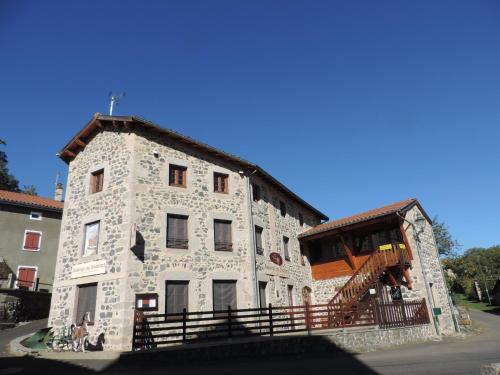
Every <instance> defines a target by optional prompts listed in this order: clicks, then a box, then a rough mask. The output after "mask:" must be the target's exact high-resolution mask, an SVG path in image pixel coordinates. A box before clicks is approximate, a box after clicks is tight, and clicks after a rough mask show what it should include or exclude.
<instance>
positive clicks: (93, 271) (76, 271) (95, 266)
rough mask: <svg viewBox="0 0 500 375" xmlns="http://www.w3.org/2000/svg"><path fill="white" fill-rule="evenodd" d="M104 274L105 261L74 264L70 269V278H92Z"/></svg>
mask: <svg viewBox="0 0 500 375" xmlns="http://www.w3.org/2000/svg"><path fill="white" fill-rule="evenodd" d="M103 273H106V260H104V259H102V260H96V261H93V262H86V263H80V264H75V265H74V266H73V268H72V269H71V278H72V279H76V278H77V277H84V276H93V275H100V274H103Z"/></svg>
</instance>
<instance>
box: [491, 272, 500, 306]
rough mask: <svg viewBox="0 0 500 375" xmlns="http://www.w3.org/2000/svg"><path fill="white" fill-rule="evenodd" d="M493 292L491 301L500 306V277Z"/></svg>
mask: <svg viewBox="0 0 500 375" xmlns="http://www.w3.org/2000/svg"><path fill="white" fill-rule="evenodd" d="M492 293H493V294H492V296H491V301H492V302H493V304H494V305H497V306H500V277H499V278H498V279H497V281H496V283H495V286H494V287H493V292H492Z"/></svg>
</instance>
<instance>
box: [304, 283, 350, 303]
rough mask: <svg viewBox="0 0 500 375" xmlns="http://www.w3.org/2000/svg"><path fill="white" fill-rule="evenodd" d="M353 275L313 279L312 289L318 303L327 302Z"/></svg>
mask: <svg viewBox="0 0 500 375" xmlns="http://www.w3.org/2000/svg"><path fill="white" fill-rule="evenodd" d="M350 278H351V276H343V277H335V278H333V279H327V280H313V282H312V289H313V293H314V301H315V303H316V304H319V305H322V304H327V303H328V302H330V300H331V299H332V298H333V297H334V296H335V294H336V293H337V291H338V290H339V289H340V288H341V287H342V286H343V285H344V284H345V283H346V282H347V281H348V280H349V279H350Z"/></svg>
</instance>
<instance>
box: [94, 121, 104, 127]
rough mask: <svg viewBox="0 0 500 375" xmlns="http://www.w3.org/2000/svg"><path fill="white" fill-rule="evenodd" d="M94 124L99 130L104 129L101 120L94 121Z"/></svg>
mask: <svg viewBox="0 0 500 375" xmlns="http://www.w3.org/2000/svg"><path fill="white" fill-rule="evenodd" d="M95 124H96V126H97V127H98V128H99V129H103V128H104V124H103V123H102V122H101V120H95Z"/></svg>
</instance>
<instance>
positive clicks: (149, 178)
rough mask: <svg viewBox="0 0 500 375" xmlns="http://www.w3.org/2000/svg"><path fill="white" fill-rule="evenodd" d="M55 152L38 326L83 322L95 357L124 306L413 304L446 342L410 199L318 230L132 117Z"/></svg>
mask: <svg viewBox="0 0 500 375" xmlns="http://www.w3.org/2000/svg"><path fill="white" fill-rule="evenodd" d="M59 156H60V158H61V159H63V160H64V161H65V162H67V163H68V164H69V172H68V180H67V188H66V200H65V209H64V214H63V222H62V227H61V236H60V242H59V251H58V256H57V263H56V272H55V279H54V289H53V298H52V304H51V312H50V317H49V325H51V326H53V327H55V329H56V330H61V329H63V328H64V327H67V326H69V325H70V324H71V323H73V322H75V321H80V320H81V319H82V317H83V314H84V313H85V312H90V320H91V322H90V339H91V341H92V340H95V338H96V337H97V335H99V334H100V333H105V334H106V337H107V339H106V347H107V348H109V349H117V350H129V349H130V348H131V344H132V335H133V330H134V310H149V311H154V312H158V313H161V314H175V313H181V312H182V311H184V309H186V310H187V311H191V312H196V311H214V310H215V311H220V310H224V309H229V310H230V309H244V308H255V307H263V306H267V304H269V303H272V304H273V305H275V306H290V305H303V304H305V303H307V304H319V303H325V304H331V305H332V306H333V305H334V304H337V303H340V304H342V306H343V307H349V308H352V307H355V306H356V305H357V304H358V303H361V302H362V301H364V300H366V299H369V298H377V299H379V300H380V301H382V302H387V303H392V302H393V301H397V300H401V299H408V298H424V299H425V300H427V301H428V303H427V304H425V303H424V304H422V305H419V306H423V307H424V310H425V309H428V311H427V312H426V314H428V316H432V313H433V312H436V313H437V312H438V310H439V308H440V310H441V311H440V312H441V314H440V315H439V316H437V317H436V318H435V320H434V322H432V323H434V324H432V323H431V322H429V321H427V323H429V324H427V325H426V327H425V329H424V330H421V331H419V332H421V334H422V335H426V336H432V337H434V336H436V335H438V334H439V333H445V334H450V333H452V332H453V322H452V318H451V312H450V308H449V305H448V301H447V291H446V286H445V284H444V279H443V275H442V271H441V268H440V263H439V259H438V257H437V251H436V246H435V242H434V238H433V236H432V229H431V225H430V221H429V218H428V216H427V214H426V213H425V211H424V210H423V209H422V207H421V206H420V204H419V202H418V201H417V200H416V199H409V200H406V201H403V202H399V203H396V204H393V205H390V206H387V207H384V208H381V209H377V210H373V211H369V212H367V213H364V214H361V215H356V216H353V217H350V218H346V219H341V220H335V221H332V222H328V223H325V221H326V220H328V218H327V217H326V216H325V215H324V214H323V213H321V212H320V211H319V210H317V209H316V208H314V207H312V206H311V205H310V204H308V203H307V202H305V201H304V200H303V199H301V198H300V197H298V196H297V195H296V194H294V193H293V192H292V191H291V190H290V189H288V188H287V187H286V186H284V185H283V184H282V183H280V182H279V181H277V180H276V179H275V178H274V177H272V176H271V175H269V174H268V173H267V172H266V171H264V170H263V169H262V168H261V167H259V166H257V165H255V164H253V163H251V162H248V161H246V160H243V159H241V158H239V157H236V156H233V155H231V154H228V153H226V152H223V151H221V150H218V149H216V148H213V147H211V146H208V145H206V144H203V143H201V142H198V141H195V140H193V139H191V138H189V137H186V136H183V135H181V134H179V133H177V132H175V131H172V130H167V129H164V128H161V127H159V126H158V125H155V124H153V123H151V122H149V121H146V120H144V119H141V118H139V117H133V116H105V115H101V114H96V115H95V116H94V117H93V118H92V119H91V120H90V122H89V123H88V124H87V125H86V126H85V127H84V128H83V129H82V130H81V131H80V132H79V133H78V134H77V135H75V137H73V138H72V139H71V140H70V141H69V143H68V144H67V145H66V146H64V148H63V149H62V150H61V151H60V153H59ZM370 296H372V297H370ZM373 296H375V297H373ZM434 309H435V310H434ZM426 314H424V315H426ZM214 315H215V314H214ZM347 318H348V317H347V316H345V315H337V316H336V317H335V319H333V320H330V321H329V322H328V324H330V323H331V324H332V325H335V326H339V324H343V323H344V322H345V321H346V319H347ZM349 319H352V316H351V317H349Z"/></svg>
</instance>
